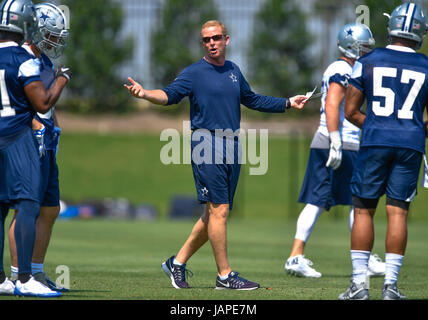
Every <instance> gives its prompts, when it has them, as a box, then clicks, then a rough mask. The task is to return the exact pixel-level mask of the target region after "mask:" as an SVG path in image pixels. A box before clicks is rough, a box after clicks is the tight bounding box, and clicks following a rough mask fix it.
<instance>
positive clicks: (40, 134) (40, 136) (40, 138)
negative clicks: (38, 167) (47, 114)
mask: <svg viewBox="0 0 428 320" xmlns="http://www.w3.org/2000/svg"><path fill="white" fill-rule="evenodd" d="M45 131H46V128H45V126H43V128H42V129H40V130H37V131H33V133H34V136H35V137H36V140H37V144H38V145H39V156H40V158H41V157H43V156H44V155H45V154H46V146H45Z"/></svg>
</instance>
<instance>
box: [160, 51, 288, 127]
mask: <svg viewBox="0 0 428 320" xmlns="http://www.w3.org/2000/svg"><path fill="white" fill-rule="evenodd" d="M163 90H164V91H165V93H166V94H167V96H168V105H171V104H176V103H179V102H180V101H181V99H183V98H184V97H185V96H189V99H190V120H191V129H192V130H196V129H208V130H211V131H213V130H215V129H223V130H225V129H232V130H233V131H235V130H237V129H239V128H240V122H241V108H240V106H241V103H242V104H243V105H245V106H246V107H248V108H251V109H255V110H258V111H262V112H272V113H275V112H284V111H285V104H286V99H285V98H275V97H269V96H262V95H259V94H255V93H254V92H253V91H251V88H250V86H249V84H248V82H247V81H246V80H245V78H244V76H243V75H242V73H241V70H240V69H239V67H238V66H237V65H236V64H234V63H233V62H231V61H226V63H225V64H224V65H223V66H221V67H219V66H215V65H213V64H211V63H209V62H207V61H206V60H205V59H201V60H199V61H198V62H196V63H194V64H192V65H190V66H189V67H187V68H186V69H184V70H183V72H181V74H180V75H179V76H178V77H177V79H176V80H175V81H174V82H172V83H171V84H170V85H169V86H167V87H166V88H164V89H163Z"/></svg>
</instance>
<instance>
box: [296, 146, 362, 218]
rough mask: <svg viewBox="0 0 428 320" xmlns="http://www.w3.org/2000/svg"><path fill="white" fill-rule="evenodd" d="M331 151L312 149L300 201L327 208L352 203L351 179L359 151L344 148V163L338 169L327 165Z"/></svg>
mask: <svg viewBox="0 0 428 320" xmlns="http://www.w3.org/2000/svg"><path fill="white" fill-rule="evenodd" d="M329 153H330V149H315V148H311V149H310V153H309V159H308V165H307V167H306V173H305V177H304V180H303V185H302V188H301V190H300V195H299V202H301V203H310V204H313V205H315V206H318V207H322V208H324V209H326V210H330V208H331V207H333V206H335V205H352V193H351V189H350V181H351V177H352V171H353V169H354V162H355V159H356V157H357V151H351V150H342V163H341V165H340V167H339V168H338V169H336V170H333V169H332V168H329V167H326V166H325V164H326V163H327V160H328V156H329Z"/></svg>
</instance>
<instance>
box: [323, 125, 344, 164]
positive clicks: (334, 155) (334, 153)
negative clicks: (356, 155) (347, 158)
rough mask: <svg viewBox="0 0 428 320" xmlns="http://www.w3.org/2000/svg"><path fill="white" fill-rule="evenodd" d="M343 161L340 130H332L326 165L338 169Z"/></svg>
mask: <svg viewBox="0 0 428 320" xmlns="http://www.w3.org/2000/svg"><path fill="white" fill-rule="evenodd" d="M341 163H342V139H341V138H340V132H339V131H333V132H330V154H329V156H328V160H327V163H326V167H331V168H332V169H333V170H336V169H337V168H339V167H340V164H341Z"/></svg>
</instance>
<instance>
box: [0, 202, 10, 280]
mask: <svg viewBox="0 0 428 320" xmlns="http://www.w3.org/2000/svg"><path fill="white" fill-rule="evenodd" d="M8 212H9V205H6V204H5V203H2V202H0V271H3V272H4V268H3V253H4V222H5V220H6V217H7V213H8ZM3 281H4V280H3ZM3 281H2V283H3Z"/></svg>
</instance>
